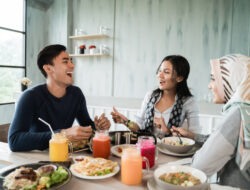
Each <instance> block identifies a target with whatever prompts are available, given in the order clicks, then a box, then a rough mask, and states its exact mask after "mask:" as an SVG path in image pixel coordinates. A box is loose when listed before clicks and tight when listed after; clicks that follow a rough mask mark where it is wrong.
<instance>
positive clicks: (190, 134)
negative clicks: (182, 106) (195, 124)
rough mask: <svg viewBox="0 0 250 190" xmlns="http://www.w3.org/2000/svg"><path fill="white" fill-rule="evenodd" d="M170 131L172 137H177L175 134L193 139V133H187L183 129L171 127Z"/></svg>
mask: <svg viewBox="0 0 250 190" xmlns="http://www.w3.org/2000/svg"><path fill="white" fill-rule="evenodd" d="M170 130H171V132H172V134H173V135H174V136H177V135H176V133H178V134H180V136H182V137H187V138H190V139H194V133H192V132H191V131H188V130H186V129H183V128H181V127H175V126H172V128H171V129H170Z"/></svg>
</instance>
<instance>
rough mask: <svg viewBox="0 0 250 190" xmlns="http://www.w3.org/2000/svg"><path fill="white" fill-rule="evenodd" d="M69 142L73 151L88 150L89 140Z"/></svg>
mask: <svg viewBox="0 0 250 190" xmlns="http://www.w3.org/2000/svg"><path fill="white" fill-rule="evenodd" d="M71 143H72V147H73V152H82V151H85V150H89V140H80V141H73V142H71Z"/></svg>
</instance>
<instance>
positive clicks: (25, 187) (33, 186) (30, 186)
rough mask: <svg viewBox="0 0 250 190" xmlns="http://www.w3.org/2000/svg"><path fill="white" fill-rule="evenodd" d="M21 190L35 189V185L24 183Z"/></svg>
mask: <svg viewBox="0 0 250 190" xmlns="http://www.w3.org/2000/svg"><path fill="white" fill-rule="evenodd" d="M23 190H36V185H26V186H24V188H23Z"/></svg>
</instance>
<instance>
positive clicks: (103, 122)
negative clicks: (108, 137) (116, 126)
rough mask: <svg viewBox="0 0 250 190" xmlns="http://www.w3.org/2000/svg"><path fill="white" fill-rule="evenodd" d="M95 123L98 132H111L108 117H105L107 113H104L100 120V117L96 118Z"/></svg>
mask: <svg viewBox="0 0 250 190" xmlns="http://www.w3.org/2000/svg"><path fill="white" fill-rule="evenodd" d="M94 123H95V127H96V129H97V130H109V128H110V126H111V123H110V121H109V120H108V118H107V117H105V113H103V114H102V115H101V116H100V118H98V116H95V120H94Z"/></svg>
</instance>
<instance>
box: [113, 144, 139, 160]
mask: <svg viewBox="0 0 250 190" xmlns="http://www.w3.org/2000/svg"><path fill="white" fill-rule="evenodd" d="M130 147H135V145H134V144H121V145H116V146H113V147H112V148H111V153H112V154H114V155H115V156H117V157H121V156H122V152H123V150H124V149H126V148H130Z"/></svg>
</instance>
